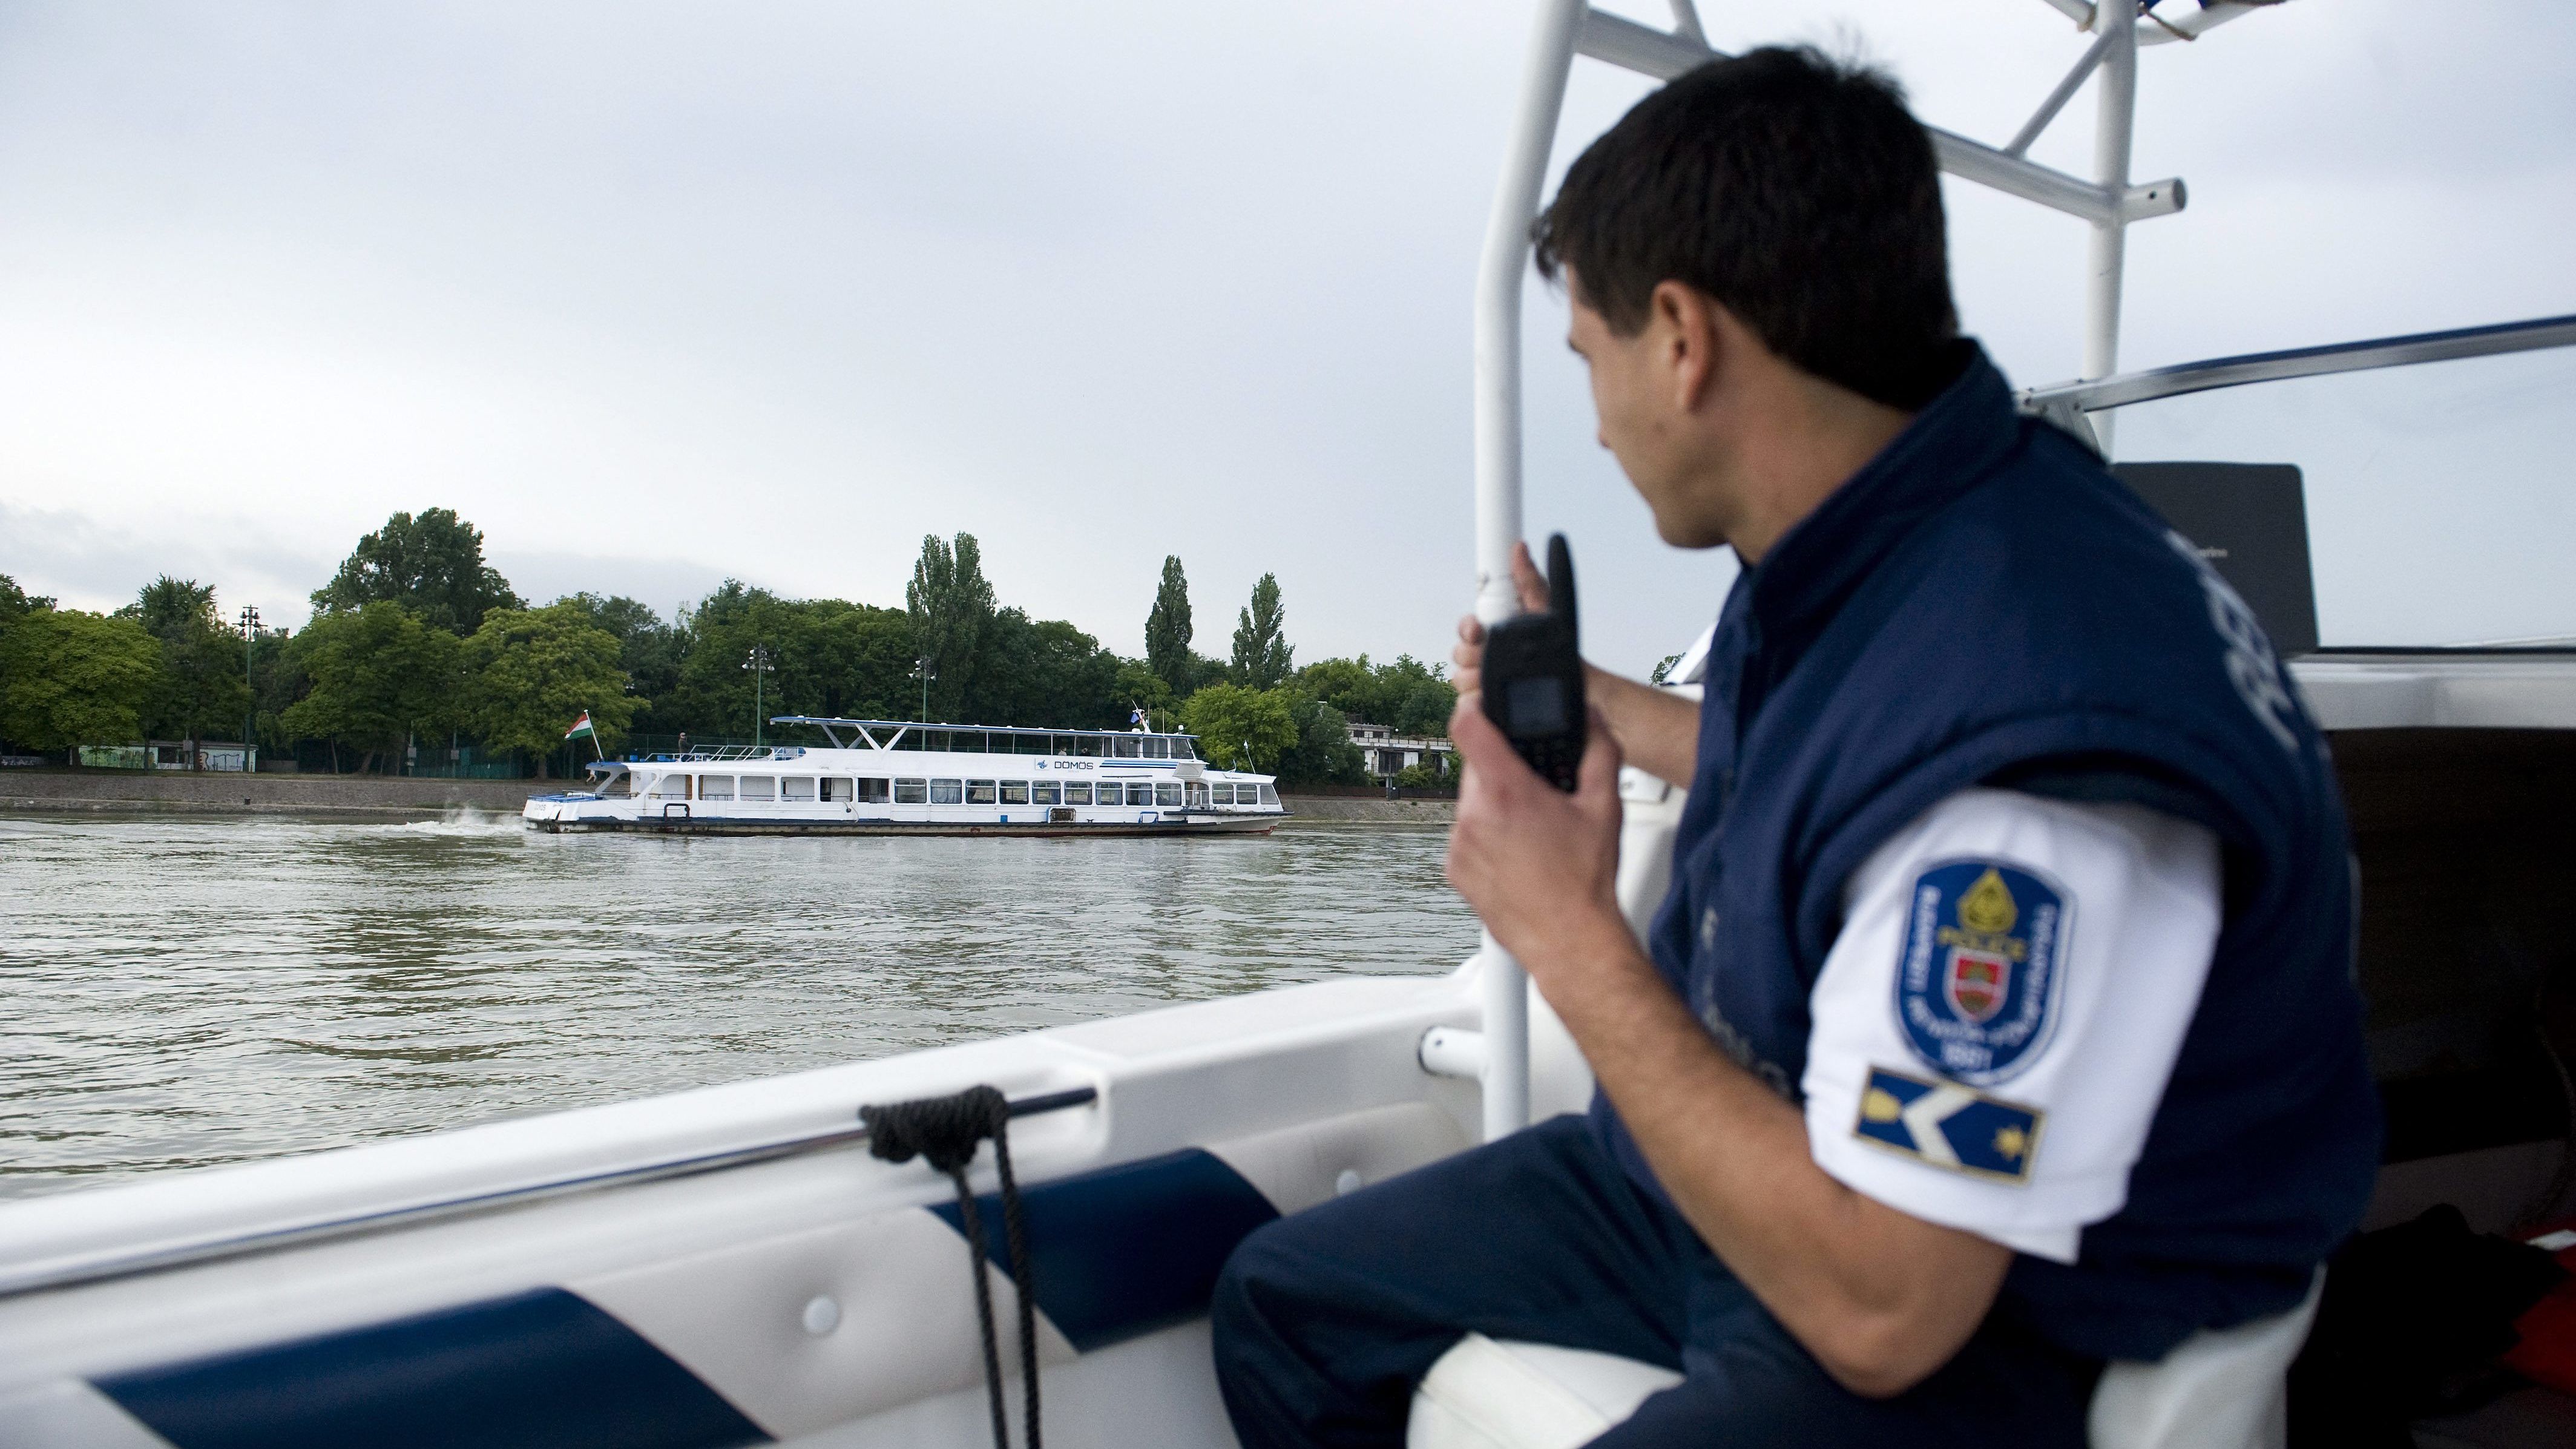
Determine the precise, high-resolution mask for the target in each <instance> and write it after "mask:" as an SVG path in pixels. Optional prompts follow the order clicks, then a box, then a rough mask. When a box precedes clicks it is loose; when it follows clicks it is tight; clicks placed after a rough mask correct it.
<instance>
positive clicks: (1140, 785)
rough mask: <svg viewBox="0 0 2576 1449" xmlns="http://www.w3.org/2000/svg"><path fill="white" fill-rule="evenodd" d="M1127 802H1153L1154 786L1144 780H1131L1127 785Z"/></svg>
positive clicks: (1131, 803)
mask: <svg viewBox="0 0 2576 1449" xmlns="http://www.w3.org/2000/svg"><path fill="white" fill-rule="evenodd" d="M1127 803H1128V804H1130V805H1151V804H1153V803H1154V787H1153V786H1152V785H1150V784H1147V783H1146V782H1145V781H1143V780H1132V781H1129V782H1128V785H1127Z"/></svg>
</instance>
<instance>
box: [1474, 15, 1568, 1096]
mask: <svg viewBox="0 0 2576 1449" xmlns="http://www.w3.org/2000/svg"><path fill="white" fill-rule="evenodd" d="M1585 9H1586V6H1585V4H1584V0H1544V3H1542V4H1541V5H1540V6H1539V7H1538V14H1537V17H1536V20H1535V21H1534V23H1533V24H1532V26H1531V32H1530V47H1529V58H1528V62H1527V65H1526V67H1525V68H1524V69H1523V71H1522V72H1521V106H1520V114H1519V116H1518V117H1517V118H1516V119H1515V121H1514V122H1513V126H1512V138H1511V145H1510V148H1509V149H1508V150H1507V151H1506V152H1505V153H1504V156H1503V175H1502V181H1501V184H1499V185H1498V186H1496V187H1495V188H1494V209H1493V212H1492V214H1491V215H1490V216H1489V217H1488V218H1487V219H1486V224H1485V251H1484V256H1483V258H1482V259H1481V261H1480V262H1479V264H1478V267H1477V273H1476V617H1477V618H1479V619H1482V620H1484V621H1485V622H1486V623H1489V624H1490V623H1494V622H1496V621H1498V620H1502V619H1508V618H1510V617H1511V616H1512V615H1514V614H1517V613H1519V612H1520V599H1519V597H1518V595H1516V594H1515V593H1514V592H1513V589H1512V545H1513V544H1515V543H1518V542H1519V541H1520V538H1521V289H1522V287H1523V286H1524V285H1525V281H1524V275H1523V274H1524V273H1525V272H1526V270H1527V269H1528V267H1529V258H1530V239H1529V227H1530V220H1531V218H1533V217H1535V216H1537V215H1538V198H1539V188H1540V186H1541V185H1542V184H1544V183H1545V181H1546V179H1547V158H1548V152H1549V151H1550V150H1551V149H1552V148H1553V147H1554V146H1555V143H1556V122H1557V116H1558V113H1559V112H1560V111H1561V110H1562V109H1563V108H1564V104H1565V80H1566V73H1567V72H1568V71H1569V70H1571V69H1572V68H1573V65H1574V42H1575V37H1576V36H1577V35H1578V34H1580V33H1581V31H1582V28H1583V16H1584V13H1585ZM1478 954H1479V956H1480V957H1481V959H1482V960H1483V962H1484V966H1483V969H1482V973H1481V974H1482V982H1483V996H1484V1018H1485V1019H1484V1051H1483V1054H1482V1061H1481V1067H1482V1071H1481V1072H1480V1076H1481V1079H1482V1083H1483V1089H1484V1090H1483V1097H1484V1115H1485V1138H1486V1140H1487V1141H1491V1140H1493V1139H1495V1138H1498V1137H1502V1136H1506V1135H1508V1134H1510V1133H1513V1132H1517V1131H1519V1130H1520V1129H1521V1128H1523V1127H1526V1126H1528V1125H1529V986H1528V978H1527V977H1526V975H1525V974H1524V973H1523V972H1522V971H1521V967H1520V963H1519V962H1517V961H1514V960H1513V959H1512V958H1511V953H1510V952H1508V951H1505V950H1504V949H1503V948H1502V946H1501V945H1500V944H1499V943H1497V942H1496V941H1495V940H1494V937H1493V934H1492V933H1491V932H1487V933H1486V934H1485V937H1484V943H1483V945H1482V946H1481V947H1480V948H1479V951H1478Z"/></svg>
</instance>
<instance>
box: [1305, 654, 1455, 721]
mask: <svg viewBox="0 0 2576 1449" xmlns="http://www.w3.org/2000/svg"><path fill="white" fill-rule="evenodd" d="M1445 673H1446V670H1445V668H1444V667H1443V666H1440V665H1436V664H1424V663H1423V662H1422V661H1421V660H1418V659H1416V658H1414V657H1413V656H1412V655H1410V654H1399V655H1397V656H1396V659H1395V662H1394V663H1392V664H1378V665H1372V664H1370V663H1369V661H1368V656H1367V655H1365V654H1363V655H1361V656H1360V657H1359V658H1357V659H1324V660H1318V661H1317V662H1315V663H1313V664H1309V665H1307V666H1306V667H1305V668H1304V669H1301V670H1299V671H1297V682H1298V684H1299V685H1300V686H1302V687H1304V688H1305V689H1307V690H1308V691H1310V692H1312V693H1313V694H1314V695H1316V696H1317V697H1318V698H1320V699H1322V700H1324V701H1325V702H1326V703H1328V704H1330V705H1332V706H1333V707H1334V708H1335V709H1338V710H1340V711H1342V712H1343V713H1344V714H1346V715H1349V716H1350V717H1351V718H1353V719H1363V720H1367V721H1369V722H1370V723H1372V724H1382V725H1388V726H1391V727H1393V728H1394V729H1395V730H1396V732H1397V733H1399V734H1408V735H1446V734H1447V733H1448V732H1449V712H1450V711H1451V710H1453V709H1455V708H1456V707H1457V704H1458V690H1457V688H1456V686H1454V685H1452V684H1450V682H1449V681H1448V680H1447V679H1446V678H1444V677H1443V676H1444V674H1445Z"/></svg>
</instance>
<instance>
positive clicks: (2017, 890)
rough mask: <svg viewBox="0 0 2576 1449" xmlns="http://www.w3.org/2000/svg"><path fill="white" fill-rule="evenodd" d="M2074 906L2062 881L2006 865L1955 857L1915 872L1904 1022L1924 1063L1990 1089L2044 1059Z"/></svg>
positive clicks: (1902, 993)
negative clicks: (2038, 1059) (2041, 1058)
mask: <svg viewBox="0 0 2576 1449" xmlns="http://www.w3.org/2000/svg"><path fill="white" fill-rule="evenodd" d="M2071 907H2072V902H2070V901H2069V900H2068V898H2067V893H2066V892H2065V890H2064V889H2062V888H2061V887H2059V886H2058V885H2057V884H2055V883H2054V882H2052V881H2049V880H2046V879H2043V878H2042V877H2040V876H2038V875H2036V874H2034V873H2032V872H2031V871H2028V870H2025V869H2023V868H2021V867H2019V866H2013V865H2006V864H2004V863H2003V862H2001V861H1991V860H1953V861H1946V862H1944V863H1942V864H1940V865H1935V866H1931V867H1928V868H1926V869H1925V870H1924V871H1923V872H1922V873H1921V874H1920V875H1918V876H1916V877H1915V879H1914V890H1913V893H1912V897H1911V899H1910V900H1909V901H1908V902H1907V905H1906V918H1905V950H1904V954H1903V956H1902V957H1901V958H1899V960H1898V961H1897V968H1896V1020H1897V1025H1898V1026H1899V1027H1900V1028H1902V1029H1903V1031H1904V1033H1905V1040H1906V1044H1907V1045H1909V1046H1911V1047H1912V1048H1913V1049H1914V1054H1915V1055H1916V1056H1918V1057H1921V1058H1922V1059H1923V1064H1924V1065H1926V1066H1928V1067H1930V1068H1932V1069H1933V1070H1934V1071H1936V1072H1939V1073H1940V1074H1941V1075H1943V1076H1945V1077H1950V1078H1954V1079H1956V1080H1958V1081H1962V1082H1966V1083H1968V1084H1969V1085H1971V1086H1990V1085H1992V1084H1994V1083H1996V1082H2001V1081H2005V1080H2007V1079H2009V1078H2011V1077H2013V1076H2014V1075H2016V1074H2017V1073H2019V1072H2020V1071H2021V1070H2022V1069H2024V1068H2025V1067H2028V1066H2029V1065H2030V1064H2031V1062H2032V1061H2033V1060H2034V1059H2036V1057H2037V1056H2038V1054H2039V1050H2040V1048H2041V1047H2043V1046H2045V1045H2047V1043H2048V1036H2049V1033H2050V1031H2051V1030H2053V1029H2054V1028H2055V1027H2056V1025H2057V1003H2058V999H2059V998H2060V997H2061V996H2063V995H2064V994H2065V992H2064V990H2063V989H2062V987H2063V978H2064V976H2065V974H2066V973H2065V965H2066V946H2067V940H2068V931H2069V929H2070V928H2071V927H2072V925H2073V924H2074V922H2073V916H2074V912H2073V910H2072V908H2071Z"/></svg>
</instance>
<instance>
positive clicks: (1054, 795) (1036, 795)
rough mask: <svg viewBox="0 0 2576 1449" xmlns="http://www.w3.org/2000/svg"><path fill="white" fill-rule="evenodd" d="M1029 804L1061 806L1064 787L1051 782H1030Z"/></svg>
mask: <svg viewBox="0 0 2576 1449" xmlns="http://www.w3.org/2000/svg"><path fill="white" fill-rule="evenodd" d="M1029 803H1030V804H1032V805H1061V804H1063V803H1064V787H1063V786H1061V785H1059V784H1057V783H1056V782H1055V781H1053V780H1032V781H1030V782H1029Z"/></svg>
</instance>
